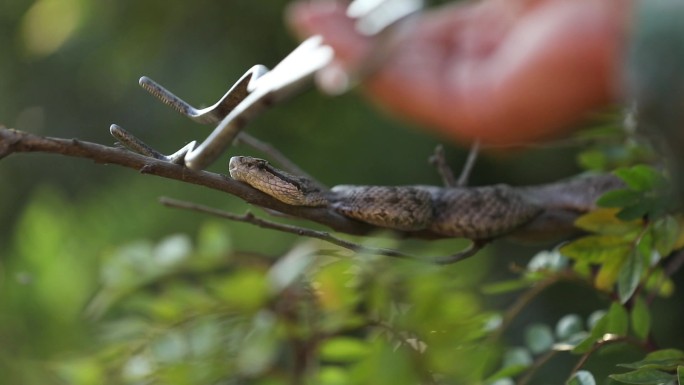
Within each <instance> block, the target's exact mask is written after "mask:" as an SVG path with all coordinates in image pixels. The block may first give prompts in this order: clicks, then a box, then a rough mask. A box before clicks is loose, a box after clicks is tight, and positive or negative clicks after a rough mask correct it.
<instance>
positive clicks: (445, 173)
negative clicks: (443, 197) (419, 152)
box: [428, 144, 457, 187]
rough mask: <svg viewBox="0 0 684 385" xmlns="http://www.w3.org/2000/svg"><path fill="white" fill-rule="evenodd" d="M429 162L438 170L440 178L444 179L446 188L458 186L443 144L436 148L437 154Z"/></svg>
mask: <svg viewBox="0 0 684 385" xmlns="http://www.w3.org/2000/svg"><path fill="white" fill-rule="evenodd" d="M428 161H429V162H430V164H431V165H433V166H435V167H436V168H437V173H438V174H439V176H440V177H442V183H443V184H444V187H455V186H456V185H457V182H456V178H455V177H454V172H453V171H452V170H451V167H449V165H448V164H447V162H446V157H445V156H444V146H442V145H441V144H439V145H437V147H435V152H434V153H433V154H432V156H431V157H430V159H429V160H428Z"/></svg>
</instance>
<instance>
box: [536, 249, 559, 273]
mask: <svg viewBox="0 0 684 385" xmlns="http://www.w3.org/2000/svg"><path fill="white" fill-rule="evenodd" d="M567 265H568V259H567V258H565V257H564V256H563V255H562V254H561V253H560V252H559V251H558V250H553V251H546V250H543V251H540V252H538V253H537V254H535V255H534V257H532V258H531V259H530V261H529V262H528V263H527V271H528V272H536V271H560V270H562V269H564V268H565V267H566V266H567Z"/></svg>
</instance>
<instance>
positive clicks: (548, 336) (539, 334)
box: [525, 324, 554, 354]
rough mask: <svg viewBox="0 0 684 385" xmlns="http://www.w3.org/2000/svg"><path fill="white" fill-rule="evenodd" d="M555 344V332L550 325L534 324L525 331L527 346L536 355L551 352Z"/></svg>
mask: <svg viewBox="0 0 684 385" xmlns="http://www.w3.org/2000/svg"><path fill="white" fill-rule="evenodd" d="M553 343H554V339H553V332H552V331H551V328H550V327H549V326H548V325H545V324H533V325H530V326H529V327H527V329H526V330H525V344H526V345H527V347H528V348H529V349H530V351H531V352H532V353H534V354H540V353H544V352H546V351H548V350H550V349H551V347H552V346H553Z"/></svg>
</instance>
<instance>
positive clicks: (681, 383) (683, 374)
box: [677, 365, 684, 385]
mask: <svg viewBox="0 0 684 385" xmlns="http://www.w3.org/2000/svg"><path fill="white" fill-rule="evenodd" d="M677 384H678V385H684V366H681V365H680V366H678V367H677Z"/></svg>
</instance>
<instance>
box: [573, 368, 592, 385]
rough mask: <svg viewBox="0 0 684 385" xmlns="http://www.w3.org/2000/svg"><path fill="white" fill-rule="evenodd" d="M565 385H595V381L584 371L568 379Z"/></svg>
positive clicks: (589, 373)
mask: <svg viewBox="0 0 684 385" xmlns="http://www.w3.org/2000/svg"><path fill="white" fill-rule="evenodd" d="M566 384H567V385H596V380H595V379H594V375H593V374H591V372H588V371H586V370H579V371H577V372H576V373H575V374H573V375H572V377H570V379H569V380H568V382H566Z"/></svg>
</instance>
